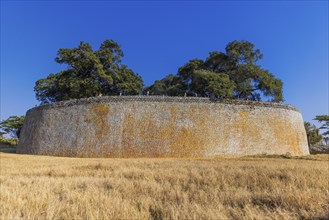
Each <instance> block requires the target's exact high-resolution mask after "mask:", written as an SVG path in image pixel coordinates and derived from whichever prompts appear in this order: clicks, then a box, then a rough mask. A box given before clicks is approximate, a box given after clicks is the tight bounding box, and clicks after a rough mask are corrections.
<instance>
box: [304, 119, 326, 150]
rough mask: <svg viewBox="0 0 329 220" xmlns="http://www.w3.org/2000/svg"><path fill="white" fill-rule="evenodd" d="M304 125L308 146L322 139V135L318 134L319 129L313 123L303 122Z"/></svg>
mask: <svg viewBox="0 0 329 220" xmlns="http://www.w3.org/2000/svg"><path fill="white" fill-rule="evenodd" d="M304 127H305V131H306V135H307V140H308V145H309V146H313V145H315V144H317V143H319V142H320V141H321V140H322V135H321V134H319V129H318V128H317V127H316V126H315V125H313V124H311V123H310V122H304Z"/></svg>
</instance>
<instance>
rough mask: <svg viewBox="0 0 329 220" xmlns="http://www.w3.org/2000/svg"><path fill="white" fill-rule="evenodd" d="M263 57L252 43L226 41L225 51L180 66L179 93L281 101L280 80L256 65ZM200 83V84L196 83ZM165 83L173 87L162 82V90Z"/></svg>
mask: <svg viewBox="0 0 329 220" xmlns="http://www.w3.org/2000/svg"><path fill="white" fill-rule="evenodd" d="M262 58H263V54H262V53H261V52H260V50H259V49H255V48H254V45H253V44H252V43H250V42H248V41H232V42H230V43H229V44H227V46H226V49H225V53H224V52H218V51H215V52H211V53H209V56H208V57H207V58H206V59H205V61H203V60H200V59H193V60H190V61H189V62H188V63H186V64H185V65H184V66H182V67H180V68H179V69H178V72H177V75H176V77H177V78H178V79H181V81H180V83H181V85H180V88H183V89H184V91H181V90H179V94H181V93H186V94H187V95H194V94H196V93H197V94H200V96H216V97H218V98H234V99H244V100H256V101H259V100H262V99H267V100H268V101H274V102H281V101H283V94H282V87H283V83H282V81H281V80H279V79H277V78H276V77H275V76H274V75H273V74H272V73H270V72H269V71H268V70H265V69H263V68H262V67H261V66H259V65H257V61H258V60H260V59H262ZM200 71H201V72H200ZM196 80H197V81H196ZM160 81H161V80H160ZM176 81H177V80H176ZM157 82H159V81H157ZM200 82H201V83H202V85H203V86H198V83H200ZM217 84H218V85H217ZM224 84H227V85H226V86H224ZM152 86H153V85H152ZM152 86H151V87H152ZM166 86H168V87H172V86H173V84H171V83H170V82H169V83H167V84H162V90H161V91H166ZM152 88H153V87H152ZM210 90H212V91H210ZM220 90H222V91H220ZM232 91H233V92H232ZM159 93H161V92H160V91H159ZM162 94H165V93H162ZM179 94H172V95H179Z"/></svg>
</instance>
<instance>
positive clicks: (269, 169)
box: [0, 153, 329, 220]
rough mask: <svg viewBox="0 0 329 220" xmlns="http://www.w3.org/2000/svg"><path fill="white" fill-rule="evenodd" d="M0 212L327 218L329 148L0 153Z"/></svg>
mask: <svg viewBox="0 0 329 220" xmlns="http://www.w3.org/2000/svg"><path fill="white" fill-rule="evenodd" d="M0 168H1V170H0V171H1V172H0V219H5V220H7V219H111V218H112V219H113V218H114V219H301V218H306V219H312V218H314V219H326V218H329V217H328V216H329V185H328V184H329V155H316V156H308V157H303V158H292V159H286V158H280V157H278V158H275V157H240V158H209V159H204V158H203V159H202V158H200V159H198V158H195V159H186V158H185V159H184V158H168V159H166V158H163V159H144V158H139V159H111V158H108V159H105V158H104V159H90V158H89V159H88V158H60V157H47V156H30V155H17V154H8V153H0Z"/></svg>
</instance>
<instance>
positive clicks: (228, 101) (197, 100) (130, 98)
mask: <svg viewBox="0 0 329 220" xmlns="http://www.w3.org/2000/svg"><path fill="white" fill-rule="evenodd" d="M133 101H138V102H179V103H220V104H230V105H245V106H259V107H269V108H281V109H289V110H294V111H298V112H299V110H298V109H297V108H295V107H294V106H291V105H287V104H280V103H275V102H257V101H245V100H232V99H211V98H201V97H173V96H101V97H90V98H82V99H71V100H67V101H61V102H55V103H52V104H42V105H39V106H37V107H34V108H32V109H49V108H63V107H68V106H74V105H85V104H91V103H109V102H133Z"/></svg>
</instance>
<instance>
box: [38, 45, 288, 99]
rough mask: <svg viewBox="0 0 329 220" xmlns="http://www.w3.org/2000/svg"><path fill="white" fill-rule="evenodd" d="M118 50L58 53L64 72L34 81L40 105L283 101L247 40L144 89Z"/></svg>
mask: <svg viewBox="0 0 329 220" xmlns="http://www.w3.org/2000/svg"><path fill="white" fill-rule="evenodd" d="M122 57H123V52H122V50H121V48H120V46H119V45H118V43H116V42H115V41H113V40H106V41H104V42H103V43H102V44H101V46H100V48H99V49H98V50H97V51H94V50H93V49H92V47H91V46H90V45H89V44H88V43H85V42H81V43H80V44H79V46H78V47H76V48H72V49H67V48H65V49H59V51H58V56H57V57H56V58H55V61H56V62H57V63H59V64H66V65H67V67H68V68H67V69H66V70H62V71H60V72H59V73H56V74H50V75H49V76H48V77H46V78H44V79H40V80H38V81H37V82H36V85H35V87H34V90H35V92H36V97H37V99H38V100H39V101H41V103H53V102H57V101H63V100H69V99H79V98H87V97H95V96H101V95H119V94H122V95H137V94H141V93H142V92H143V93H144V94H150V95H166V96H198V97H211V98H219V99H223V98H225V99H239V100H253V101H260V100H265V101H274V102H281V101H283V95H282V84H283V83H282V81H281V80H279V79H277V78H276V77H275V76H274V75H272V74H271V73H270V72H269V71H267V70H265V69H263V68H262V67H261V66H260V65H257V61H258V60H260V59H262V57H263V54H262V53H261V52H260V50H259V49H255V48H254V45H253V44H252V43H250V42H248V41H232V42H230V43H229V44H227V46H226V49H225V52H218V51H215V52H211V53H210V54H209V56H208V57H207V58H206V59H205V60H201V59H194V60H190V61H189V62H188V63H186V64H185V65H184V66H182V67H180V68H179V69H178V73H177V74H176V75H173V74H171V75H168V76H167V77H165V78H163V79H161V80H157V81H155V83H154V84H153V85H151V86H149V87H146V88H144V89H143V86H144V84H143V80H142V78H141V77H140V76H139V75H138V74H135V73H134V72H133V71H132V70H131V69H129V68H128V67H127V66H126V65H124V64H122V63H121V59H122Z"/></svg>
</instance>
